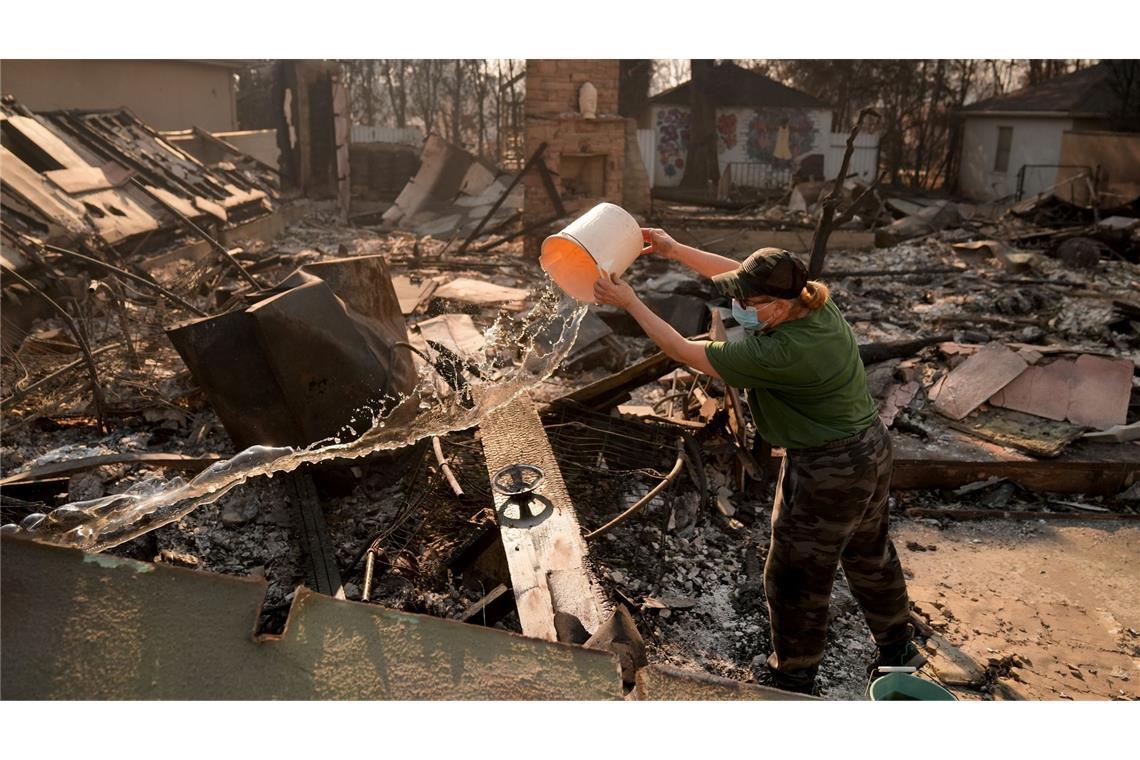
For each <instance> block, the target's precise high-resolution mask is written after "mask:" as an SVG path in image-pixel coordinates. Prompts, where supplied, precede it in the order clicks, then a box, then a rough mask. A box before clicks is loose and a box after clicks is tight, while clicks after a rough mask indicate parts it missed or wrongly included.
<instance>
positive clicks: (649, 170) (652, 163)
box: [637, 129, 657, 190]
mask: <svg viewBox="0 0 1140 760" xmlns="http://www.w3.org/2000/svg"><path fill="white" fill-rule="evenodd" d="M637 149H638V151H639V152H640V153H641V161H642V163H644V164H645V173H646V174H648V175H649V189H650V190H652V189H653V175H654V174H656V173H657V172H656V171H655V169H656V168H657V162H656V160H655V159H654V154H655V153H656V152H657V133H656V132H655V131H654V130H652V129H639V130H637Z"/></svg>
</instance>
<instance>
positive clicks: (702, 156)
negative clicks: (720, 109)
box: [681, 58, 720, 190]
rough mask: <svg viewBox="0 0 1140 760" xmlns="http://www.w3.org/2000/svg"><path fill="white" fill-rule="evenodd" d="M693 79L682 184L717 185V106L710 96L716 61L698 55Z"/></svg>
mask: <svg viewBox="0 0 1140 760" xmlns="http://www.w3.org/2000/svg"><path fill="white" fill-rule="evenodd" d="M690 66H691V69H692V75H691V77H690V79H689V82H690V87H689V146H688V155H687V157H686V158H685V174H684V176H683V177H682V178H681V187H683V188H687V189H693V190H707V189H709V188H710V187H712V188H715V187H716V184H717V182H719V181H720V166H719V165H718V164H717V156H716V107H715V106H714V105H713V103H712V101H711V100H710V99H709V84H710V79H711V76H712V70H713V62H712V61H711V60H708V59H698V58H694V59H693V60H692V61H691V63H690Z"/></svg>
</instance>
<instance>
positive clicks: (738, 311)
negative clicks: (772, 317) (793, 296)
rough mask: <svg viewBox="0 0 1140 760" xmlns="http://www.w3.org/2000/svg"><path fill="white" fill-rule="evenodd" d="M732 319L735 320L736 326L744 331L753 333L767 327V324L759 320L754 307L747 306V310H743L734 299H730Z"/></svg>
mask: <svg viewBox="0 0 1140 760" xmlns="http://www.w3.org/2000/svg"><path fill="white" fill-rule="evenodd" d="M732 318H733V319H735V320H736V324H738V325H740V326H741V327H743V328H744V329H745V330H752V331H753V332H755V331H758V330H763V329H764V328H765V327H767V326H768V323H767V322H764V321H763V320H762V319H760V317H759V315H758V314H757V313H756V309H755V307H752V306H749V307H748V308H744V306H743V305H742V304H741V303H740V301H737V300H736V299H735V298H734V299H732Z"/></svg>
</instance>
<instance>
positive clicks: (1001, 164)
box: [994, 127, 1013, 174]
mask: <svg viewBox="0 0 1140 760" xmlns="http://www.w3.org/2000/svg"><path fill="white" fill-rule="evenodd" d="M1012 144H1013V127H998V143H997V154H996V155H995V156H994V171H995V172H1002V173H1003V174H1004V173H1006V172H1008V171H1009V148H1010V146H1011V145H1012Z"/></svg>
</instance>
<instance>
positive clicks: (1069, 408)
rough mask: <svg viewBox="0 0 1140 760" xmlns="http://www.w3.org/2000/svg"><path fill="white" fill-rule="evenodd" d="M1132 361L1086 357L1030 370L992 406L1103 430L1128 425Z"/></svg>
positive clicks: (993, 399) (999, 395) (1011, 385)
mask: <svg viewBox="0 0 1140 760" xmlns="http://www.w3.org/2000/svg"><path fill="white" fill-rule="evenodd" d="M1132 366H1133V365H1132V361H1131V360H1129V359H1110V358H1107V357H1103V356H1093V355H1091V354H1082V355H1081V356H1079V357H1078V358H1077V359H1076V360H1075V361H1074V360H1072V359H1059V360H1057V361H1055V362H1053V363H1051V364H1046V365H1038V366H1035V367H1030V368H1029V369H1027V370H1026V371H1025V372H1024V373H1022V374H1021V375H1020V376H1019V377H1018V378H1017V379H1016V380H1014V381H1012V382H1011V383H1010V384H1009V385H1007V386H1006V387H1005V388H1003V389H1002V390H1001V391H999V392H998V393H996V394H994V396H993V398H991V399H990V403H991V404H993V405H994V406H1000V407H1004V408H1006V409H1015V410H1017V411H1019V412H1026V413H1028V414H1035V415H1037V416H1039V417H1045V418H1047V419H1050V420H1065V419H1067V420H1069V421H1070V422H1072V423H1073V424H1075V425H1084V426H1087V427H1092V428H1097V429H1103V428H1106V427H1110V426H1112V425H1122V424H1124V422H1125V421H1126V418H1127V416H1128V398H1129V396H1130V395H1131V394H1132Z"/></svg>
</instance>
